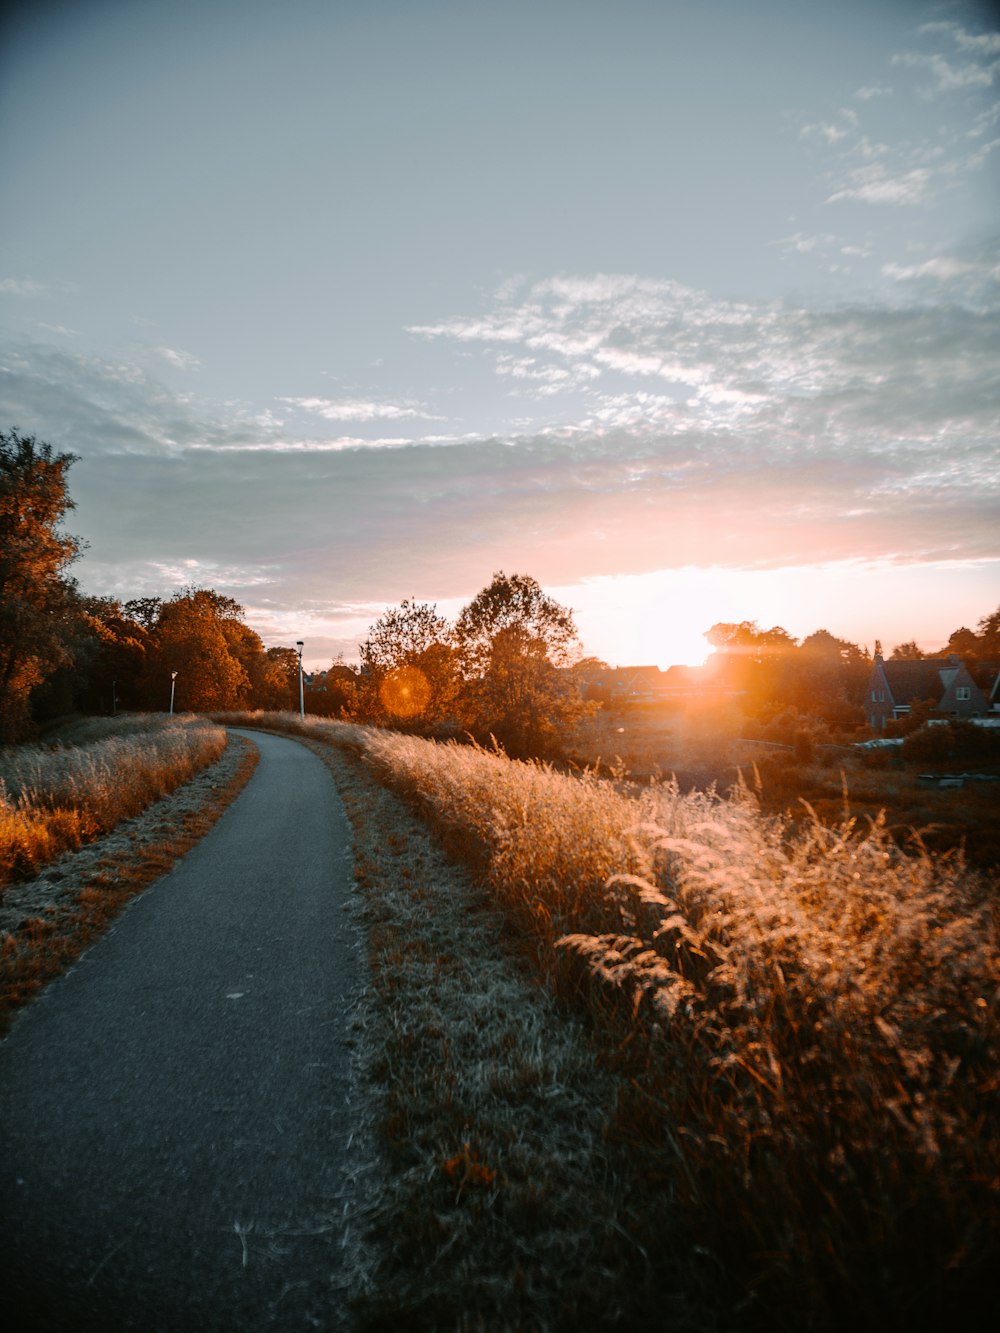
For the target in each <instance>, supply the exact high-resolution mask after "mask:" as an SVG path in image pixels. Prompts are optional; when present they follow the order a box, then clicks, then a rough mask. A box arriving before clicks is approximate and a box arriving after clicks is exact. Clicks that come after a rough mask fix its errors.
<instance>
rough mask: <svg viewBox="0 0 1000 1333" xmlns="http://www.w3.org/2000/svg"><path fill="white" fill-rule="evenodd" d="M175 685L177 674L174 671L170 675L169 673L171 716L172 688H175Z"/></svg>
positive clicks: (172, 703) (172, 706)
mask: <svg viewBox="0 0 1000 1333" xmlns="http://www.w3.org/2000/svg"><path fill="white" fill-rule="evenodd" d="M176 684H177V672H176V671H171V673H170V712H171V715H173V711H174V686H175V685H176Z"/></svg>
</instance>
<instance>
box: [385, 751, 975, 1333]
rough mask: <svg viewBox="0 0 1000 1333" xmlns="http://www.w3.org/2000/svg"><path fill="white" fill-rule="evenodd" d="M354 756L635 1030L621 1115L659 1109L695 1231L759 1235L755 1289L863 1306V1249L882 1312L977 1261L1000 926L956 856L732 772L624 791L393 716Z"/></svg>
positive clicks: (655, 1126) (721, 1245)
mask: <svg viewBox="0 0 1000 1333" xmlns="http://www.w3.org/2000/svg"><path fill="white" fill-rule="evenodd" d="M365 755H366V758H367V759H368V760H369V762H371V763H372V764H373V765H374V766H375V768H376V769H377V771H378V773H379V774H380V776H381V778H382V780H383V781H385V782H387V783H388V784H390V785H392V786H393V787H394V788H395V789H396V790H398V791H400V792H403V793H405V794H406V795H407V796H409V797H410V798H411V799H412V800H414V801H415V802H416V803H417V804H418V805H419V807H420V809H421V810H422V811H423V812H424V814H425V815H426V816H427V817H428V818H429V819H430V820H431V821H432V822H433V823H434V825H435V826H436V827H437V828H438V829H439V830H440V831H441V833H442V834H443V836H444V838H445V841H446V844H447V845H448V846H449V847H450V848H451V849H452V850H453V851H454V852H456V853H457V854H458V855H460V856H461V857H462V858H463V859H465V860H466V861H468V862H469V863H470V864H473V865H475V867H476V868H477V870H478V872H479V873H480V875H481V876H482V877H483V878H484V879H485V880H486V881H487V882H488V883H489V885H490V887H491V888H492V890H493V892H494V894H495V896H496V898H497V900H498V901H499V902H501V903H502V904H503V906H504V907H505V909H506V910H507V911H508V912H509V913H510V914H511V915H512V916H513V918H514V919H515V920H516V921H517V922H518V924H519V925H520V926H521V927H522V928H523V929H525V930H526V931H530V932H531V934H532V935H533V937H534V938H535V939H536V940H537V941H538V945H539V952H540V954H541V957H542V960H543V962H544V963H545V965H546V966H547V967H548V968H549V969H550V970H551V971H552V972H553V973H554V974H555V975H556V976H557V977H561V983H562V985H563V987H564V988H565V986H566V980H567V974H568V973H569V975H571V976H572V981H573V985H574V987H575V988H576V993H577V995H578V996H579V997H581V998H583V999H585V1000H586V1001H587V1002H588V1004H589V1006H590V1008H591V1012H592V1013H593V1014H595V1015H596V1017H597V1019H598V1021H599V1022H600V1023H601V1024H602V1025H605V1026H606V1027H608V1028H610V1029H611V1030H613V1031H617V1032H618V1034H619V1037H626V1038H628V1039H629V1040H630V1041H631V1040H634V1039H635V1038H636V1036H637V1035H638V1036H639V1038H640V1040H639V1042H638V1044H637V1049H638V1048H641V1050H642V1055H641V1060H640V1065H639V1066H637V1069H638V1070H639V1071H640V1072H641V1078H640V1079H639V1081H638V1085H637V1088H636V1097H635V1104H634V1105H632V1106H630V1107H628V1108H624V1109H623V1124H622V1126H621V1128H622V1129H623V1131H624V1132H626V1133H634V1132H635V1130H636V1126H635V1124H634V1123H629V1122H630V1121H634V1120H635V1119H636V1117H638V1118H639V1119H643V1118H645V1119H646V1120H647V1121H648V1120H649V1118H650V1111H651V1110H652V1109H656V1110H657V1114H655V1115H653V1116H652V1120H651V1123H650V1124H649V1125H647V1129H646V1130H645V1131H644V1132H643V1134H642V1135H641V1136H640V1137H642V1138H644V1139H645V1140H646V1151H651V1152H655V1153H657V1154H659V1155H660V1156H661V1157H662V1158H663V1159H664V1160H668V1161H669V1162H670V1163H671V1165H672V1168H673V1172H674V1174H675V1178H676V1180H677V1181H678V1184H679V1187H680V1189H681V1192H682V1195H684V1196H685V1198H686V1201H687V1203H688V1205H689V1207H690V1208H691V1210H692V1215H693V1216H695V1217H696V1218H697V1219H699V1224H700V1225H701V1226H702V1228H703V1234H704V1237H705V1240H706V1243H708V1244H709V1245H711V1246H712V1247H714V1248H716V1249H718V1250H720V1251H723V1250H724V1251H725V1254H726V1260H727V1262H728V1263H733V1262H738V1261H739V1260H740V1258H742V1264H743V1266H744V1267H745V1266H746V1263H747V1260H748V1259H749V1258H750V1257H751V1256H753V1255H756V1256H757V1259H756V1261H755V1263H754V1264H753V1265H752V1266H753V1267H754V1268H755V1271H753V1272H752V1274H750V1277H749V1280H750V1281H751V1282H752V1284H753V1289H754V1292H755V1294H756V1298H757V1299H758V1300H763V1299H765V1295H766V1294H767V1293H769V1292H772V1291H777V1290H778V1289H780V1290H781V1291H782V1292H783V1293H784V1295H783V1299H788V1295H789V1292H791V1291H794V1292H796V1293H797V1295H798V1298H799V1299H804V1300H806V1301H807V1302H808V1307H809V1308H810V1309H811V1310H813V1311H817V1312H820V1313H821V1314H824V1315H825V1316H826V1317H827V1318H828V1319H829V1320H830V1321H831V1322H832V1323H834V1324H835V1323H836V1321H837V1320H838V1319H840V1318H844V1317H846V1315H847V1314H848V1312H849V1310H850V1309H851V1307H852V1305H853V1304H854V1302H855V1301H856V1300H858V1299H862V1298H864V1299H865V1300H866V1301H868V1303H869V1306H871V1303H872V1300H873V1299H874V1295H873V1291H872V1284H871V1279H872V1275H873V1274H874V1273H875V1272H876V1271H877V1272H878V1273H879V1284H878V1291H879V1293H880V1295H879V1300H880V1301H883V1302H885V1303H886V1304H885V1312H886V1313H887V1314H888V1311H889V1310H890V1309H895V1310H897V1312H898V1310H899V1309H900V1308H907V1307H909V1308H912V1309H913V1310H915V1311H918V1310H921V1309H923V1308H925V1306H926V1303H927V1302H929V1301H933V1302H937V1301H942V1300H945V1297H946V1294H947V1293H954V1292H955V1291H958V1290H961V1289H962V1287H963V1285H967V1284H968V1283H970V1282H973V1281H974V1279H978V1280H979V1281H980V1282H983V1281H984V1280H985V1273H986V1267H985V1266H986V1264H987V1261H988V1257H989V1255H990V1253H991V1247H992V1245H993V1244H994V1243H995V1239H996V1235H997V1234H998V1232H997V1227H998V1223H1000V1209H998V1192H1000V1136H998V1133H997V1130H998V1117H997V1112H998V1109H1000V1107H998V1099H997V1091H998V1085H1000V1079H998V1078H997V1074H996V1069H997V1067H998V1060H997V1057H998V1055H1000V1041H998V1031H1000V1030H998V1022H997V1019H998V1007H997V1000H998V995H1000V940H998V930H997V913H996V899H995V897H994V896H993V895H991V894H990V892H989V891H988V886H987V885H986V883H985V882H984V881H982V880H980V879H977V878H976V877H975V876H972V875H970V874H969V873H968V872H967V871H966V869H965V868H964V866H963V864H962V862H961V860H960V859H959V858H957V857H949V858H941V859H935V858H932V857H931V856H929V855H927V854H926V853H921V852H918V853H917V854H915V855H904V854H902V853H901V852H900V851H899V849H898V848H897V847H896V845H895V844H894V842H893V841H892V840H891V838H890V837H889V836H888V834H887V832H886V830H885V827H884V825H883V824H882V823H881V822H880V821H876V822H875V823H874V824H872V825H870V826H869V827H867V828H865V829H861V828H858V827H857V826H855V824H854V823H853V822H852V821H850V820H847V821H845V822H844V823H843V824H842V825H841V826H840V827H839V828H832V829H831V828H828V827H825V826H824V825H823V824H821V823H820V821H819V820H818V819H811V820H809V821H808V822H807V823H806V825H805V827H804V828H800V829H798V830H797V831H796V832H795V833H794V835H793V834H792V833H791V831H790V828H789V825H788V823H787V821H785V820H782V819H780V818H765V817H763V816H762V815H761V814H760V812H759V810H758V808H757V805H756V802H755V801H754V799H753V797H752V795H751V794H750V793H749V792H748V791H747V790H746V789H745V788H744V789H741V790H740V791H738V792H737V793H736V794H735V796H734V797H733V798H731V799H728V800H723V799H721V798H719V797H717V796H716V795H714V794H712V793H707V794H706V793H689V794H687V795H683V794H681V793H680V791H679V790H678V789H677V787H676V786H675V785H672V784H667V785H663V786H656V787H650V788H647V789H646V790H645V791H642V792H641V793H639V794H635V795H629V794H623V793H622V792H621V791H619V790H618V789H617V788H616V786H615V785H614V784H613V783H610V782H607V781H603V780H600V779H598V778H596V777H595V776H593V775H585V777H584V778H583V780H576V779H573V778H570V777H566V776H564V775H561V774H558V773H556V772H554V771H552V770H551V769H548V768H546V767H544V766H541V765H532V764H523V763H512V762H510V761H509V760H507V759H505V758H504V757H502V756H500V755H496V754H489V753H485V752H483V751H481V750H476V749H473V748H471V747H461V746H456V745H444V746H442V745H435V744H433V743H431V742H425V741H419V740H416V739H414V738H410V737H402V736H396V735H393V734H391V733H379V734H376V735H374V736H372V738H371V739H370V740H369V742H368V744H367V746H366V748H365ZM560 955H562V956H563V957H564V958H566V959H567V960H576V966H575V968H574V967H570V968H568V969H567V967H566V966H565V965H563V964H560V962H559V957H560ZM643 1104H645V1109H643ZM723 1218H724V1219H725V1225H724V1226H723V1225H721V1219H723ZM737 1219H738V1233H739V1244H738V1246H737V1247H736V1250H735V1251H733V1250H731V1248H730V1247H729V1246H728V1244H727V1242H726V1239H725V1236H726V1232H727V1231H728V1232H730V1233H731V1232H732V1230H733V1228H734V1224H736V1220H737ZM900 1302H903V1305H902V1306H901V1305H900Z"/></svg>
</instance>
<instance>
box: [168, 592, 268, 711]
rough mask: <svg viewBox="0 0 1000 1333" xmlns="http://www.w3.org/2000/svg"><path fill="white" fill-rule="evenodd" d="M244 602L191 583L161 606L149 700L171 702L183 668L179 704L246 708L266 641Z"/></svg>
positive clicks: (196, 707)
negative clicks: (248, 618)
mask: <svg viewBox="0 0 1000 1333" xmlns="http://www.w3.org/2000/svg"><path fill="white" fill-rule="evenodd" d="M242 616H243V608H242V607H241V606H240V605H239V603H238V602H235V601H234V600H233V599H232V598H231V597H224V596H222V595H221V594H220V593H217V592H214V591H213V590H212V589H211V588H187V589H185V590H184V591H183V592H180V593H177V595H176V596H174V597H172V598H171V599H170V601H169V602H164V603H163V605H162V606H161V608H160V612H159V616H158V618H157V621H156V626H155V628H154V630H153V634H152V642H151V645H150V649H149V652H148V654H147V661H146V668H145V672H144V677H143V683H144V688H145V696H146V702H147V704H148V705H149V706H150V707H153V708H166V707H168V705H169V701H170V679H171V673H172V672H175V671H176V672H177V685H176V697H175V707H176V708H177V709H178V710H179V711H181V710H183V711H190V712H195V713H200V712H211V711H216V710H221V709H231V708H243V707H246V706H247V705H248V704H249V703H250V701H251V695H252V688H253V679H252V678H253V676H254V675H256V674H258V668H259V667H260V668H262V666H263V662H264V661H265V660H266V659H264V645H263V644H262V643H261V641H260V638H259V636H258V635H257V634H255V633H254V631H253V630H251V629H249V628H248V627H247V626H246V625H245V624H244V623H243V621H242Z"/></svg>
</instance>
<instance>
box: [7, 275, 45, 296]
mask: <svg viewBox="0 0 1000 1333" xmlns="http://www.w3.org/2000/svg"><path fill="white" fill-rule="evenodd" d="M49 290H50V289H49V288H48V287H47V286H46V285H45V284H44V283H41V282H36V281H35V280H34V278H3V279H0V293H2V294H3V295H4V296H25V297H29V298H31V297H38V296H47V295H48V294H49Z"/></svg>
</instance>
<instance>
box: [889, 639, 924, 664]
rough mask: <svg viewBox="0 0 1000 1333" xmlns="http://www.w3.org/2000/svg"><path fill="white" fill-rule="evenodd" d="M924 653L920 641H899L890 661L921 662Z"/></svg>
mask: <svg viewBox="0 0 1000 1333" xmlns="http://www.w3.org/2000/svg"><path fill="white" fill-rule="evenodd" d="M923 655H924V651H923V649H922V648H921V647H920V644H919V643H916V642H915V641H914V640H913V639H907V641H906V643H897V644H896V646H895V648H893V650H892V653H891V654H890V657H889V661H890V662H919V661H920V660H921V658H922V657H923Z"/></svg>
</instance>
